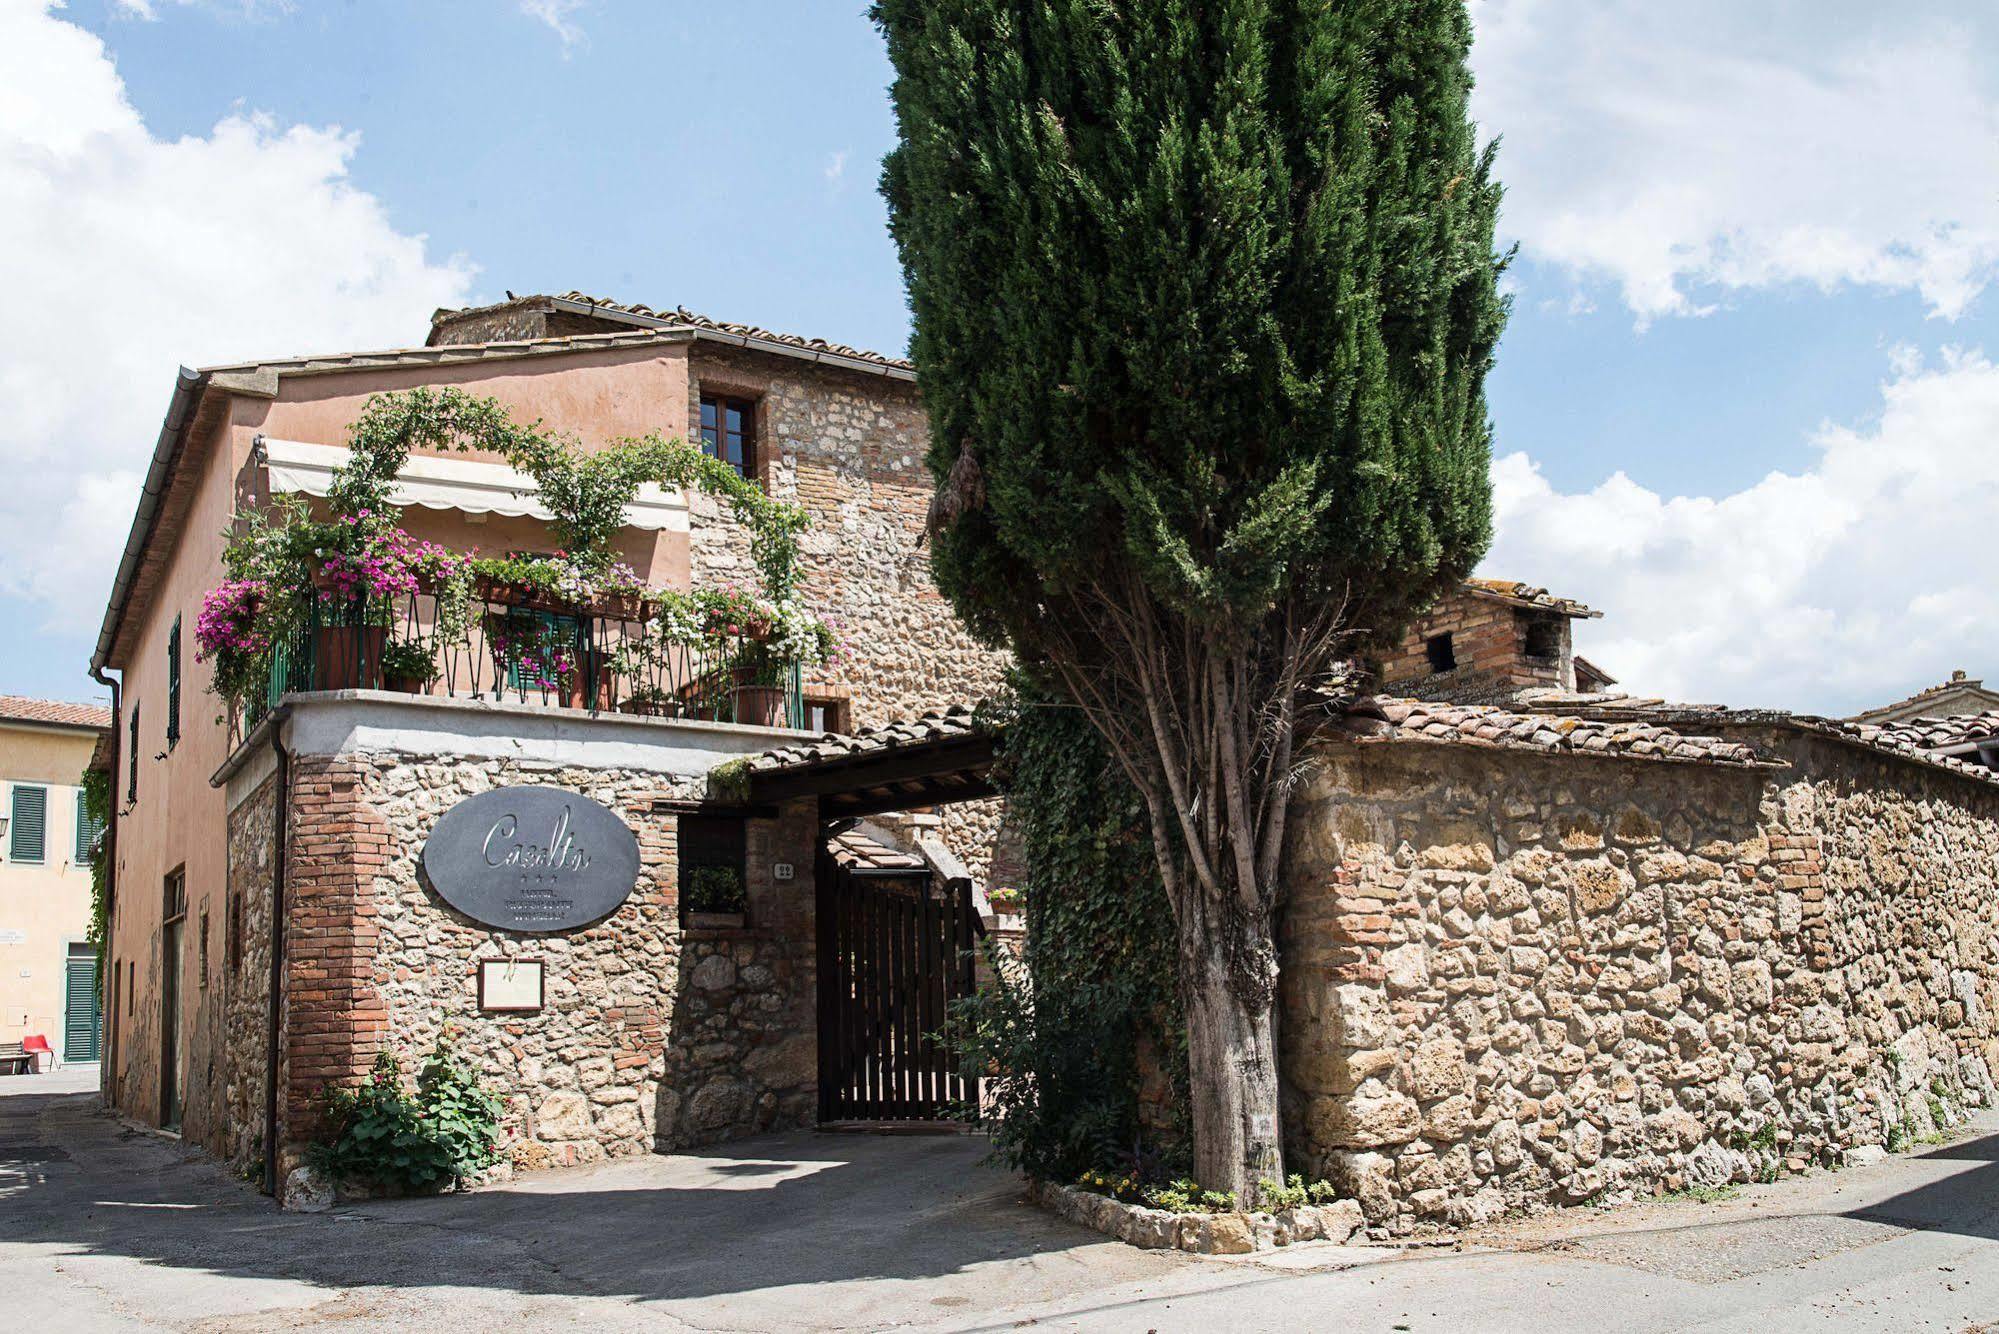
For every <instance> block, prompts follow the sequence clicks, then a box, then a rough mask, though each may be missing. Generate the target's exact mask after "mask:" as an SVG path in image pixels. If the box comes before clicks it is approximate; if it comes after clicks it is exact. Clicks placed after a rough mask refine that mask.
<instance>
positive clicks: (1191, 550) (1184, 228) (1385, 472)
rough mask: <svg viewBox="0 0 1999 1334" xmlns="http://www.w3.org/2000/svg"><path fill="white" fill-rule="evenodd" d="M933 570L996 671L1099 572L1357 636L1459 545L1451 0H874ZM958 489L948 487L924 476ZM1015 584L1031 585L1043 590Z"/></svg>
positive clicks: (1163, 601) (1246, 632) (1467, 554)
mask: <svg viewBox="0 0 1999 1334" xmlns="http://www.w3.org/2000/svg"><path fill="white" fill-rule="evenodd" d="M873 15H874V18H875V20H876V22H877V23H878V24H879V25H880V27H881V28H882V30H883V32H884V33H885V35H886V37H887V40H888V50H889V55H890V58H891V61H892V62H893V65H894V68H895V80H894V84H893V88H892V95H893V100H894V104H895V110H896V116H897V122H898V128H899V131H900V141H899V145H898V147H897V148H896V149H895V150H894V152H893V153H892V154H891V155H890V157H889V159H888V162H887V165H886V168H885V171H884V175H883V193H884V195H885V196H886V197H887V199H888V202H889V212H890V225H891V229H892V231H893V233H894V236H895V240H896V242H897V245H898V247H899V249H900V252H901V257H902V262H903V271H904V275H905V278H906V280H907V284H908V290H909V297H910V305H911V309H912V312H913V315H914V335H913V339H912V343H911V350H912V355H913V357H914V359H915V361H916V364H917V366H918V367H919V369H920V373H921V375H922V380H923V394H924V402H925V406H926V408H927V409H928V411H929V414H930V419H931V423H932V444H931V448H930V452H929V455H928V463H929V466H930V468H931V471H932V474H933V475H934V476H935V477H936V478H937V480H938V482H939V484H940V486H945V487H947V488H952V486H953V481H954V469H955V468H956V467H957V465H958V463H959V458H960V455H961V453H963V452H965V451H967V450H969V451H971V452H972V453H973V454H974V455H975V458H976V462H977V476H978V478H979V480H980V482H981V483H982V485H981V486H977V487H971V486H965V485H960V486H958V487H956V488H955V490H956V491H957V494H955V495H954V496H953V500H954V503H957V504H959V505H960V508H961V512H960V513H958V514H957V516H956V517H955V519H954V521H951V522H949V523H948V524H947V525H946V526H945V528H944V530H943V531H942V532H941V533H940V534H939V535H938V537H937V540H936V542H935V545H934V556H933V563H934V567H935V570H936V573H937V577H938V582H939V585H940V587H941V588H942V589H943V590H944V592H945V594H946V595H947V596H948V597H949V598H950V599H951V600H952V602H953V604H954V605H955V606H956V607H957V608H958V610H959V612H960V614H961V615H962V616H963V617H964V618H965V619H966V621H967V622H968V624H970V625H971V626H972V627H973V628H974V629H975V630H976V631H978V632H979V633H980V634H982V635H983V636H985V637H986V638H987V639H989V640H991V641H993V642H996V643H1005V644H1008V645H1010V646H1012V647H1015V648H1016V649H1018V650H1020V651H1021V653H1022V655H1023V656H1024V657H1025V658H1027V659H1028V660H1030V661H1032V660H1033V659H1034V658H1035V657H1037V656H1038V655H1039V654H1040V653H1042V652H1053V653H1059V652H1063V651H1066V646H1067V645H1069V644H1070V643H1071V642H1072V641H1073V639H1074V638H1075V637H1076V636H1079V635H1082V636H1087V635H1089V634H1091V633H1095V631H1094V630H1093V628H1092V626H1091V625H1089V624H1087V623H1082V622H1085V621H1086V620H1087V618H1083V617H1079V616H1078V615H1076V614H1074V613H1072V612H1065V611H1064V610H1063V608H1062V606H1061V604H1060V602H1059V600H1058V599H1059V598H1060V596H1062V595H1064V594H1066V593H1068V592H1070V591H1072V590H1074V589H1076V588H1078V587H1082V586H1087V585H1090V584H1091V583H1092V582H1093V581H1102V580H1103V579H1104V572H1105V571H1106V570H1109V569H1112V568H1122V569H1124V570H1128V571H1130V572H1131V573H1132V574H1133V575H1134V576H1135V580H1134V581H1133V582H1135V584H1136V585H1137V586H1139V587H1142V588H1143V589H1144V590H1145V592H1146V594H1147V596H1149V597H1150V598H1152V599H1154V600H1156V601H1157V603H1158V604H1160V605H1161V606H1163V607H1165V608H1167V609H1169V610H1170V611H1171V612H1172V614H1174V615H1175V616H1177V617H1180V618H1182V619H1183V620H1184V622H1185V623H1186V624H1188V625H1191V626H1197V627H1201V628H1202V629H1203V630H1205V631H1208V632H1211V633H1215V634H1217V635H1220V636H1222V637H1225V638H1226V637H1242V638H1245V639H1253V638H1255V637H1257V636H1259V635H1264V634H1268V633H1272V632H1273V627H1272V626H1271V625H1270V624H1269V622H1270V619H1271V618H1272V617H1273V616H1280V617H1281V614H1282V608H1283V607H1284V606H1285V604H1286V601H1287V598H1294V597H1303V598H1305V599H1309V600H1321V601H1323V600H1325V599H1332V600H1334V601H1338V600H1339V599H1345V601H1346V604H1347V621H1348V623H1349V624H1351V625H1354V626H1357V627H1362V628H1366V629H1369V630H1377V631H1386V630H1388V629H1391V628H1392V627H1393V625H1394V623H1395V622H1396V621H1397V620H1398V619H1399V618H1401V617H1403V616H1405V615H1406V614H1407V612H1408V611H1409V610H1410V609H1411V608H1412V607H1415V606H1420V605H1421V604H1422V602H1424V601H1425V600H1427V599H1428V598H1429V597H1431V596H1432V595H1433V594H1434V593H1436V592H1437V591H1439V590H1440V589H1442V588H1444V587H1447V586H1449V584H1450V582H1451V581H1454V580H1456V579H1458V578H1459V577H1461V576H1463V575H1464V574H1467V573H1469V571H1470V570H1471V568H1472V566H1473V565H1474V564H1475V563H1476V561H1477V559H1478V557H1479V556H1480V555H1481V554H1482V553H1483V551H1484V550H1485V546H1486V544H1487V541H1488V539H1489V531H1490V520H1491V513H1490V510H1491V505H1490V484H1489V480H1488V471H1487V470H1488V459H1489V452H1490V429H1489V424H1488V420H1487V413H1486V401H1485V389H1484V382H1485V377H1486V373H1487V371H1488V369H1489V367H1490V365H1491V362H1492V357H1493V350H1494V347H1495V345H1496V343H1497V340H1498V338H1499V335H1500V331H1501V328H1502V326H1503V324H1504V320H1505V311H1506V302H1505V300H1504V299H1503V298H1502V297H1501V295H1500V294H1499V291H1498V278H1499V275H1500V273H1501V271H1502V270H1503V268H1504V267H1505V258H1504V257H1501V256H1497V255H1495V253H1494V249H1493V226H1494V218H1495V215H1496V210H1497V208H1498V204H1499V198H1500V189H1499V186H1498V185H1497V184H1496V182H1495V181H1494V179H1493V176H1492V170H1491V168H1492V153H1491V150H1489V149H1488V150H1484V151H1481V149H1480V148H1479V146H1478V136H1477V132H1476V130H1475V127H1474V126H1473V124H1472V122H1471V120H1470V118H1469V114H1468V109H1467V98H1468V94H1469V91H1470V87H1471V76H1470V74H1469V72H1468V70H1467V67H1466V53H1467V51H1468V49H1469V45H1470V41H1471V25H1470V21H1469V18H1468V16H1467V14H1466V10H1465V6H1464V3H1463V0H1394V2H1392V3H1391V2H1390V0H1364V2H1362V3H1345V4H1325V3H1319V2H1316V0H1315V2H1312V3H1307V2H1306V0H1155V2H1154V3H1148V4H1143V5H1114V4H1094V3H1093V4H1075V3H1063V4H1045V3H1036V4H1027V5H1023V4H1019V3H1017V2H1016V0H957V2H956V3H952V4H936V3H932V0H878V2H877V3H876V4H875V6H874V8H873ZM957 480H958V481H959V482H961V483H962V481H963V478H962V476H961V477H960V478H959V479H957ZM1051 595H1054V597H1053V598H1051Z"/></svg>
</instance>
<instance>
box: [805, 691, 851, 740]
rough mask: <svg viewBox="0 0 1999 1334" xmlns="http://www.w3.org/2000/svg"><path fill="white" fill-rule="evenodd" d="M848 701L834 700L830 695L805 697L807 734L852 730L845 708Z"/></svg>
mask: <svg viewBox="0 0 1999 1334" xmlns="http://www.w3.org/2000/svg"><path fill="white" fill-rule="evenodd" d="M848 704H849V701H847V700H844V699H835V698H833V697H832V696H830V695H807V696H806V697H805V730H806V731H808V732H845V731H848V730H850V729H851V728H852V726H853V723H852V721H851V719H850V718H849V715H848V712H847V708H848Z"/></svg>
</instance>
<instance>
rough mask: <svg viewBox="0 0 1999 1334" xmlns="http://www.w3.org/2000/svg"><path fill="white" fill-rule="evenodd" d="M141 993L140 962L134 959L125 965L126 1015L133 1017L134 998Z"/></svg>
mask: <svg viewBox="0 0 1999 1334" xmlns="http://www.w3.org/2000/svg"><path fill="white" fill-rule="evenodd" d="M138 994H139V963H138V960H136V959H135V960H133V961H132V962H131V963H128V964H126V965H125V1017H126V1018H127V1019H129V1018H131V1017H132V998H133V997H134V996H136V995H138Z"/></svg>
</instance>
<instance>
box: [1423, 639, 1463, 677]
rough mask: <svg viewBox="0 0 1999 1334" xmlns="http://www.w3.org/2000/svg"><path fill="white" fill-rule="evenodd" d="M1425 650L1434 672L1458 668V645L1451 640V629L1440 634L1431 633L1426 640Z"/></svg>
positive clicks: (1424, 643)
mask: <svg viewBox="0 0 1999 1334" xmlns="http://www.w3.org/2000/svg"><path fill="white" fill-rule="evenodd" d="M1423 652H1424V653H1425V654H1427V655H1428V656H1429V659H1430V671H1431V672H1432V673H1437V672H1452V671H1456V670H1457V666H1458V651H1457V647H1456V646H1455V645H1454V644H1452V642H1451V632H1450V631H1448V630H1446V631H1445V632H1444V633H1443V634H1440V635H1431V636H1430V637H1429V638H1428V639H1426V640H1424V641H1423Z"/></svg>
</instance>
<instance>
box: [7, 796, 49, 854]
mask: <svg viewBox="0 0 1999 1334" xmlns="http://www.w3.org/2000/svg"><path fill="white" fill-rule="evenodd" d="M48 832H49V790H48V789H47V788H45V787H24V786H22V785H21V784H19V783H16V784H15V785H14V814H13V823H12V824H10V825H9V826H8V829H7V855H8V857H10V858H11V859H13V860H14V861H17V862H38V861H41V860H42V858H43V856H44V854H45V853H46V852H47V850H48V849H47V842H48Z"/></svg>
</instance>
